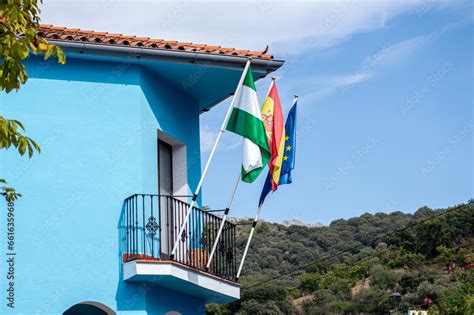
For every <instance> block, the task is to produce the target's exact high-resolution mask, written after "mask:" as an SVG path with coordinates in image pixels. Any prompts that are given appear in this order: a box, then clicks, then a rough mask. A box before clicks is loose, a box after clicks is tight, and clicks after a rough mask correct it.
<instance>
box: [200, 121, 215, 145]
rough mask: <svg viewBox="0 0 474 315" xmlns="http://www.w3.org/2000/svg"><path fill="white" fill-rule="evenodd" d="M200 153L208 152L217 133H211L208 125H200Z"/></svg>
mask: <svg viewBox="0 0 474 315" xmlns="http://www.w3.org/2000/svg"><path fill="white" fill-rule="evenodd" d="M200 136H201V151H202V152H208V151H210V150H211V149H212V146H213V145H214V142H215V141H216V137H217V131H211V128H210V127H209V125H201V131H200Z"/></svg>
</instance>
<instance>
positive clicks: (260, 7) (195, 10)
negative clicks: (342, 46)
mask: <svg viewBox="0 0 474 315" xmlns="http://www.w3.org/2000/svg"><path fill="white" fill-rule="evenodd" d="M422 3H423V1H419V0H413V1H356V0H349V1H318V2H297V1H288V2H278V1H274V0H262V1H248V2H247V1H238V2H236V1H235V2H234V1H220V2H204V1H191V0H183V1H175V2H171V1H114V0H103V1H79V0H75V1H71V0H69V1H67V0H63V1H46V2H45V3H44V4H43V5H42V22H43V23H48V24H55V25H62V26H69V27H80V28H84V29H93V30H97V31H109V32H115V33H123V34H128V35H137V36H150V37H154V38H165V39H173V40H180V41H192V42H198V43H208V44H215V45H221V46H231V47H237V48H242V49H253V50H263V49H264V48H265V46H266V45H267V44H270V46H271V47H270V49H271V50H270V52H273V53H276V52H278V53H282V54H283V53H285V52H287V53H291V52H299V51H301V50H304V49H307V48H319V49H322V48H326V47H330V46H332V45H335V44H337V43H339V42H340V41H342V40H344V39H346V38H348V37H350V36H351V35H352V34H354V33H357V32H363V31H370V30H373V29H376V28H380V27H384V25H385V23H386V22H388V21H389V20H391V19H393V18H394V17H396V16H397V15H400V14H402V13H404V12H406V11H408V10H411V9H414V8H419V7H420V6H421V5H422Z"/></svg>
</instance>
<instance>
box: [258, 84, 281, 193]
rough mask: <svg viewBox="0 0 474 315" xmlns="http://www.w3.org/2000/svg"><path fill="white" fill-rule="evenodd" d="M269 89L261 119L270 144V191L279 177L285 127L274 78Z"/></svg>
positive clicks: (276, 185)
mask: <svg viewBox="0 0 474 315" xmlns="http://www.w3.org/2000/svg"><path fill="white" fill-rule="evenodd" d="M270 84H271V85H270V89H269V92H268V95H267V98H266V99H265V102H264V103H263V107H262V119H263V124H264V126H265V131H266V134H267V139H268V144H269V145H270V152H271V158H270V161H269V162H268V167H269V171H270V175H269V176H270V177H271V184H272V191H275V190H277V188H278V181H279V179H280V172H281V165H282V162H283V153H284V149H285V128H284V126H283V113H282V109H281V103H280V97H279V96H278V90H277V87H276V84H275V82H274V80H272V82H271V83H270Z"/></svg>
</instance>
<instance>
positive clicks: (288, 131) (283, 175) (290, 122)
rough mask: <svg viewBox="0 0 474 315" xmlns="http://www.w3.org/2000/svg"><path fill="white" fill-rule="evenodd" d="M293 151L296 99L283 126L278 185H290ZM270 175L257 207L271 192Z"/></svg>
mask: <svg viewBox="0 0 474 315" xmlns="http://www.w3.org/2000/svg"><path fill="white" fill-rule="evenodd" d="M295 150H296V97H295V101H294V103H293V106H292V107H291V109H290V112H289V113H288V117H287V118H286V124H285V153H284V155H283V163H282V165H281V170H280V179H279V180H278V185H285V184H291V183H292V181H293V180H292V177H291V173H292V171H293V170H294V168H295ZM271 176H272V174H271V173H268V176H267V178H266V180H265V184H264V186H263V189H262V194H261V195H260V201H259V202H258V206H259V207H261V206H262V205H263V202H264V201H265V197H267V195H268V194H269V193H270V191H272V180H273V179H272V177H271Z"/></svg>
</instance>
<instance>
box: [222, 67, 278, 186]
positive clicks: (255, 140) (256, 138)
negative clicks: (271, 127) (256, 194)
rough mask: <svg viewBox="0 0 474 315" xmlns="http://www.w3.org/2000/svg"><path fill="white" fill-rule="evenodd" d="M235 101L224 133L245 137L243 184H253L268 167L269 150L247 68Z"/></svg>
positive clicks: (252, 83) (249, 72)
mask: <svg viewBox="0 0 474 315" xmlns="http://www.w3.org/2000/svg"><path fill="white" fill-rule="evenodd" d="M234 98H235V100H234V106H233V108H232V112H231V114H230V117H229V120H228V121H227V126H226V129H227V130H228V131H231V132H234V133H236V134H238V135H241V136H242V137H244V145H243V149H244V150H243V158H242V180H243V181H244V182H247V183H252V182H253V181H254V180H255V179H256V178H257V177H258V175H260V173H261V172H262V170H263V169H264V168H265V166H266V165H267V163H268V160H269V159H270V147H269V145H268V140H267V135H266V133H265V127H264V125H263V120H262V115H261V113H260V108H259V106H258V99H257V92H256V91H255V83H254V81H253V76H252V70H251V69H250V67H249V69H248V71H247V74H246V75H245V79H244V81H243V84H242V85H241V86H239V87H237V91H236V93H235V96H234Z"/></svg>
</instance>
